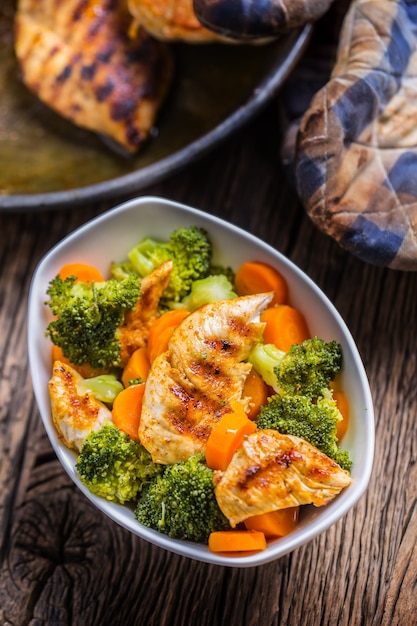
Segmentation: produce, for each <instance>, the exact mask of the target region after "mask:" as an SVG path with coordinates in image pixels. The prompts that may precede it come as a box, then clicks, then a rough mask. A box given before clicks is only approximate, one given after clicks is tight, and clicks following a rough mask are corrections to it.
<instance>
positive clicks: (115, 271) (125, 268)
mask: <svg viewBox="0 0 417 626" xmlns="http://www.w3.org/2000/svg"><path fill="white" fill-rule="evenodd" d="M132 274H133V275H134V276H137V275H138V272H136V271H135V268H134V267H133V265H132V263H131V262H130V261H121V262H120V263H117V262H116V261H112V262H111V263H110V275H111V277H112V278H115V279H116V280H124V279H125V278H128V277H129V276H131V275H132Z"/></svg>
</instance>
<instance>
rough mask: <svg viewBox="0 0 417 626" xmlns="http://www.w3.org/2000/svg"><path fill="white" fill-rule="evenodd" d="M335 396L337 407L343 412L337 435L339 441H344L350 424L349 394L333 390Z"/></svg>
mask: <svg viewBox="0 0 417 626" xmlns="http://www.w3.org/2000/svg"><path fill="white" fill-rule="evenodd" d="M333 398H334V399H335V400H336V404H337V408H338V409H339V411H340V413H341V414H342V418H343V419H342V420H341V421H340V422H338V423H337V426H336V436H337V439H338V441H342V439H343V437H344V436H345V434H346V431H347V429H348V426H349V415H350V406H349V400H348V397H347V395H346V394H345V392H344V391H333Z"/></svg>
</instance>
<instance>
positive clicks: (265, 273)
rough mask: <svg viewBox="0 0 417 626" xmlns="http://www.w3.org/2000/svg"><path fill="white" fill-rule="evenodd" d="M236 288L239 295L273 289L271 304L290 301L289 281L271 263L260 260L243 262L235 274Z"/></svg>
mask: <svg viewBox="0 0 417 626" xmlns="http://www.w3.org/2000/svg"><path fill="white" fill-rule="evenodd" d="M235 289H236V292H237V294H238V295H239V296H248V295H251V294H254V293H263V292H265V291H273V292H274V298H273V300H272V302H271V304H286V303H287V302H288V283H287V281H286V280H285V278H284V277H283V276H282V274H280V272H278V270H276V269H275V268H274V267H272V266H271V265H268V264H267V263H261V262H258V261H247V262H246V263H242V265H241V266H240V268H239V269H238V271H237V272H236V275H235Z"/></svg>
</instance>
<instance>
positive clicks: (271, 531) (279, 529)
mask: <svg viewBox="0 0 417 626" xmlns="http://www.w3.org/2000/svg"><path fill="white" fill-rule="evenodd" d="M298 512H299V507H298V506H292V507H289V508H288V509H280V510H279V511H270V512H269V513H262V514H260V515H254V516H253V517H248V519H246V520H245V522H244V524H245V526H246V528H247V530H259V531H261V532H263V533H264V535H265V537H267V538H270V537H284V536H285V535H288V534H289V533H290V532H291V531H293V530H294V528H295V527H296V526H297V524H298Z"/></svg>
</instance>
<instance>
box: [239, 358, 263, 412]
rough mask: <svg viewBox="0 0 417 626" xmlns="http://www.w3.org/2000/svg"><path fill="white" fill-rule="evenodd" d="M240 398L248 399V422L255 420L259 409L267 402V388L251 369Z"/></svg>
mask: <svg viewBox="0 0 417 626" xmlns="http://www.w3.org/2000/svg"><path fill="white" fill-rule="evenodd" d="M242 396H243V397H244V398H247V397H249V398H250V405H249V412H248V414H247V415H248V418H249V419H250V420H256V418H257V417H258V413H259V409H260V407H261V406H262V405H264V404H266V402H267V400H268V387H267V386H266V385H265V383H264V381H263V380H262V378H261V377H260V376H259V374H258V372H257V371H256V370H254V369H253V368H252V369H251V371H250V372H249V374H248V376H247V377H246V380H245V384H244V385H243V392H242Z"/></svg>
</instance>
